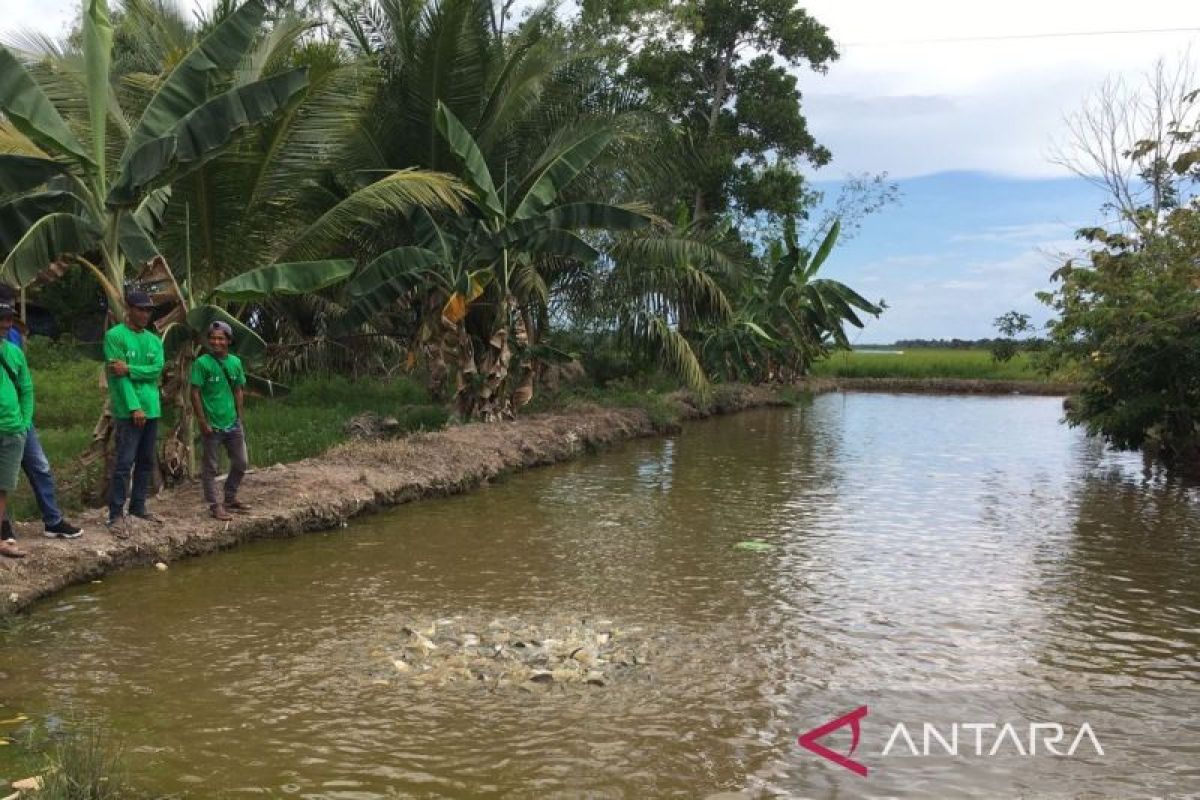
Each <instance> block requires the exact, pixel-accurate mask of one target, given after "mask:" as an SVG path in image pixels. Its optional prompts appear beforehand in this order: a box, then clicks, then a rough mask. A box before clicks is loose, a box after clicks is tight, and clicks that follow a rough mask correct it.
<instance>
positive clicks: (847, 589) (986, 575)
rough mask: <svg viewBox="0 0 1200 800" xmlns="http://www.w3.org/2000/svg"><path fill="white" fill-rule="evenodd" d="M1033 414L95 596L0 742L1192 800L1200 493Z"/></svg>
mask: <svg viewBox="0 0 1200 800" xmlns="http://www.w3.org/2000/svg"><path fill="white" fill-rule="evenodd" d="M1061 415H1062V412H1061V400H1058V399H1054V398H1025V397H999V398H979V397H971V398H966V397H930V396H914V395H908V396H903V395H882V394H829V395H823V396H820V397H817V398H816V399H814V400H813V401H812V402H810V403H808V404H805V405H803V406H801V407H798V408H795V409H784V410H781V409H773V410H762V411H752V412H746V413H742V414H738V415H734V416H731V417H726V418H721V419H715V420H711V421H708V422H702V423H695V424H689V425H688V426H687V427H686V428H685V429H684V431H683V433H682V434H680V435H678V436H676V437H672V438H665V439H648V440H641V441H636V442H631V443H628V444H625V445H622V446H620V447H619V448H617V449H615V450H612V451H610V452H606V453H602V454H599V455H595V456H589V457H587V458H583V459H580V460H578V461H575V462H572V463H569V464H565V465H560V466H556V467H551V468H546V469H539V470H534V471H531V472H527V473H523V474H519V475H514V476H511V477H509V478H507V479H505V480H503V481H501V482H499V483H497V484H495V485H493V486H490V487H488V488H485V489H483V490H481V491H479V492H476V493H473V494H470V495H464V496H460V497H454V498H447V499H443V500H431V501H423V502H420V503H415V504H412V505H409V506H404V507H400V508H398V509H395V510H393V511H390V512H388V513H385V514H382V515H379V516H376V517H373V518H369V519H363V520H361V521H357V522H355V523H353V524H351V525H350V526H349V527H348V528H346V529H343V530H340V531H336V532H331V533H328V534H317V535H310V536H307V537H303V538H300V539H295V540H288V541H270V542H259V543H255V544H252V545H247V546H244V547H241V548H238V549H237V550H235V551H231V552H227V553H222V554H219V555H214V556H210V557H206V558H202V559H197V560H195V561H191V562H183V563H179V564H176V565H173V566H172V567H171V569H170V570H169V571H166V572H157V571H155V570H136V571H133V572H127V573H123V574H119V575H116V576H113V577H111V578H108V579H105V580H104V581H103V582H102V583H99V584H94V585H85V586H82V587H76V588H75V589H72V590H69V591H67V592H64V593H62V594H60V595H58V596H56V597H54V598H52V599H50V600H47V601H45V602H43V603H42V604H40V605H39V606H37V607H36V608H35V609H34V610H33V611H32V613H31V615H30V618H29V619H28V620H27V621H26V622H25V623H24V624H22V625H21V626H19V628H18V629H16V630H14V631H13V632H11V633H10V634H9V635H8V636H7V637H6V638H4V639H0V679H2V683H0V704H2V706H3V709H0V712H2V713H3V714H9V712H23V713H25V714H29V715H30V716H31V717H33V718H34V719H35V720H45V719H47V718H49V719H56V718H58V717H59V716H65V715H78V714H85V715H95V716H99V717H101V718H103V719H105V720H106V721H107V723H108V724H109V725H111V726H112V728H113V729H114V730H115V731H116V733H117V735H119V737H120V738H121V740H122V741H123V742H124V745H125V748H126V751H127V754H128V757H129V759H130V761H131V764H132V765H133V767H134V770H135V773H136V775H137V782H138V784H139V786H142V787H145V788H147V789H149V790H152V791H157V792H162V793H164V794H171V795H173V796H182V797H196V798H201V797H203V798H209V797H244V796H291V795H294V796H297V797H309V798H383V797H408V796H421V797H428V796H445V795H450V796H471V797H479V796H499V795H507V796H537V797H546V796H551V797H553V796H560V797H576V796H580V795H589V796H597V797H610V796H611V797H622V796H627V797H648V796H680V797H707V796H713V797H715V796H720V797H741V796H745V797H756V796H791V797H859V796H883V795H888V796H892V795H895V796H913V797H917V796H955V797H997V796H1018V795H1022V794H1023V795H1026V796H1046V795H1053V796H1097V797H1103V796H1122V797H1128V796H1143V795H1150V794H1160V795H1161V794H1170V793H1173V792H1182V791H1184V790H1185V787H1190V790H1194V789H1195V786H1197V785H1200V768H1198V766H1197V765H1200V735H1198V731H1197V725H1198V723H1197V719H1198V718H1200V714H1198V713H1197V712H1200V692H1198V691H1197V689H1196V686H1197V679H1198V678H1200V661H1198V656H1197V654H1198V653H1200V494H1198V493H1197V491H1196V490H1195V489H1192V488H1188V487H1186V486H1179V485H1176V484H1174V483H1172V482H1169V481H1166V480H1163V479H1161V478H1159V477H1156V476H1153V475H1149V474H1146V473H1144V472H1143V468H1142V464H1141V461H1140V459H1138V458H1136V457H1131V456H1128V455H1119V454H1112V453H1109V452H1107V451H1105V450H1104V448H1102V447H1101V446H1100V445H1099V444H1098V443H1096V442H1095V441H1092V440H1089V439H1087V438H1085V437H1084V436H1083V435H1082V434H1081V433H1079V432H1078V431H1074V430H1070V429H1068V428H1066V427H1065V426H1063V425H1061V424H1060V422H1059V420H1060V417H1061ZM90 535H93V536H94V535H95V534H90ZM746 542H752V543H751V544H749V545H747V544H746ZM531 653H532V654H533V656H532V657H531V656H530V654H531ZM397 662H399V663H397ZM572 669H574V670H575V671H574V672H572ZM589 677H590V678H593V680H590V682H589ZM864 707H865V708H866V709H867V710H865V711H863V712H861V714H860V716H858V717H857V718H854V722H853V724H851V723H850V721H849V718H847V720H846V721H845V723H844V724H842V725H835V726H833V727H834V728H835V729H834V730H831V731H830V732H829V733H828V735H826V736H824V737H822V738H820V740H819V743H820V744H821V745H824V746H826V747H827V748H828V749H829V751H831V752H833V753H836V754H839V755H840V756H841V757H842V759H843V762H844V763H838V762H837V759H830V758H823V757H822V756H821V755H819V754H818V753H816V752H813V751H812V750H811V749H806V748H804V747H800V746H799V745H798V743H797V737H798V736H800V735H801V734H804V733H805V732H806V731H810V730H812V729H814V728H818V727H820V726H821V725H822V724H824V723H826V722H829V721H831V720H834V719H835V718H839V717H842V715H845V714H848V713H851V712H854V711H855V710H856V709H863V708H864ZM1008 724H1011V729H1012V731H1014V734H1013V735H1012V736H1008V738H1007V739H1005V738H1004V737H1005V735H1006V728H1005V727H1004V726H1005V725H1008ZM1031 724H1042V725H1054V724H1057V725H1059V726H1060V728H1061V729H1062V730H1063V731H1064V735H1063V736H1062V738H1060V739H1059V740H1058V741H1059V744H1058V746H1057V750H1058V751H1059V754H1054V749H1055V748H1053V747H1052V748H1051V752H1050V753H1047V752H1046V747H1045V741H1044V737H1043V736H1042V734H1043V733H1045V732H1046V730H1051V729H1037V730H1035V731H1033V732H1032V733H1031V731H1030V725H1031ZM1085 724H1086V725H1087V727H1088V728H1089V730H1090V736H1085V737H1082V738H1080V737H1079V736H1078V733H1079V732H1080V730H1081V729H1082V728H1083V726H1084V725H1085ZM972 725H974V726H976V727H970V726H972ZM858 726H860V727H861V741H857V742H856V741H854V740H855V739H857V738H858V737H856V736H853V734H854V733H855V731H856V727H858ZM898 726H899V727H903V728H904V736H900V735H898V733H897V727H898ZM964 726H966V727H964ZM985 726H992V727H985ZM930 728H931V729H932V730H933V732H934V734H936V735H935V736H933V738H932V742H931V743H930V742H929V741H928V740H929V739H930V734H929V733H928V729H930ZM9 731H11V728H10V729H9ZM0 732H5V731H0ZM905 736H907V737H908V738H909V740H911V741H907V740H906V739H905ZM939 736H940V737H941V739H945V740H946V745H943V744H942V743H941V740H940V739H939V738H938V737H939ZM951 737H956V739H955V741H954V742H953V744H954V745H955V746H954V748H950V747H948V746H947V745H949V744H951V742H950V739H951ZM1031 738H1032V739H1036V741H1033V742H1031V741H1029V740H1030V739H1031ZM889 740H890V741H889ZM977 740H978V741H977ZM1014 740H1015V742H1016V744H1014ZM927 744H931V746H929V747H927V746H926V745H927ZM997 744H998V745H999V746H998V747H995V745H997ZM1031 744H1032V745H1033V748H1032V749H1035V750H1036V752H1033V753H1031V752H1029V750H1030V749H1031ZM1072 745H1077V747H1075V748H1074V752H1072V753H1071V754H1067V751H1068V749H1069V748H1071V747H1072ZM993 748H994V749H993ZM10 749H11V748H10ZM951 750H953V752H954V753H956V755H951V754H950V751H951ZM5 757H6V756H5V754H4V753H3V752H2V749H0V775H5V774H7V771H6V769H5V768H4V766H5V762H4V759H5ZM847 764H849V765H851V766H847ZM853 765H858V766H859V767H861V768H862V769H861V770H856V769H854V768H853ZM868 768H869V775H866V776H864V775H862V774H861V772H862V771H866V770H867V769H868ZM10 777H11V776H10Z"/></svg>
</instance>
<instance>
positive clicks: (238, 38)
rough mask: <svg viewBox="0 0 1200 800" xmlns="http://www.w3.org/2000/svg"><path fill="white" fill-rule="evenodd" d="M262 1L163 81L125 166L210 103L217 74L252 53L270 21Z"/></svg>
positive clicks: (251, 0) (252, 1)
mask: <svg viewBox="0 0 1200 800" xmlns="http://www.w3.org/2000/svg"><path fill="white" fill-rule="evenodd" d="M266 14H267V9H266V7H265V6H264V5H263V3H262V1H261V0H247V2H246V3H244V4H243V5H242V6H241V8H239V9H238V10H237V11H234V12H233V13H232V14H230V15H229V16H228V17H226V18H225V19H224V20H223V21H222V22H221V23H220V24H219V25H217V26H216V27H215V28H213V29H212V31H211V32H209V34H208V35H207V36H205V37H204V39H202V40H201V41H200V43H199V44H198V45H196V47H195V48H193V49H192V50H191V52H189V53H188V54H187V55H186V56H185V57H184V58H183V60H182V61H180V62H179V63H178V64H177V65H176V67H175V69H173V70H171V74H170V75H168V76H167V79H166V80H165V81H163V83H162V86H160V87H159V89H158V91H157V92H156V93H155V95H154V97H152V98H151V99H150V102H149V103H148V104H147V105H146V108H145V110H144V111H143V112H142V118H141V119H140V120H139V121H138V124H137V127H136V128H134V129H133V132H132V133H131V134H130V137H129V143H128V144H127V145H126V147H125V152H124V154H123V155H122V157H121V166H122V171H124V166H125V163H126V162H127V161H128V159H129V158H131V157H132V155H133V154H134V153H135V152H136V151H138V150H139V149H141V148H142V147H143V146H144V145H145V144H147V143H148V142H151V141H153V140H155V139H160V138H162V137H164V136H167V135H168V134H170V133H171V132H172V131H174V130H175V128H176V127H177V126H178V124H179V122H180V121H181V120H182V119H183V118H184V117H186V116H187V115H188V114H190V113H192V111H193V110H194V109H196V108H197V107H198V106H201V105H203V104H204V102H205V101H206V100H207V99H208V92H209V87H210V86H211V84H212V79H213V75H214V73H217V72H232V71H233V70H234V69H235V68H236V67H237V66H238V64H239V63H240V62H241V60H242V58H243V57H244V56H245V55H246V53H247V51H249V49H250V46H251V45H252V44H253V43H254V39H255V36H256V35H257V34H258V31H259V27H260V26H261V25H262V21H263V18H264V17H266Z"/></svg>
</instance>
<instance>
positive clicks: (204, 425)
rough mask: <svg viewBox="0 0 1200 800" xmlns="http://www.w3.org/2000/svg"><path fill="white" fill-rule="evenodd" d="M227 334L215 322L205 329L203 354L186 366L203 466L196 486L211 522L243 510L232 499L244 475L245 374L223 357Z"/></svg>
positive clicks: (229, 335) (226, 354) (226, 350)
mask: <svg viewBox="0 0 1200 800" xmlns="http://www.w3.org/2000/svg"><path fill="white" fill-rule="evenodd" d="M231 344H233V329H232V328H230V327H229V325H228V324H226V323H224V322H221V321H220V320H217V321H216V322H213V323H212V325H211V326H209V330H208V352H207V353H205V354H204V355H202V356H200V357H199V358H197V359H196V360H195V361H194V362H192V408H193V409H194V410H195V412H196V421H197V422H198V423H199V424H200V434H201V441H202V442H203V443H204V463H203V464H202V465H201V467H200V484H201V486H202V487H203V488H204V502H206V503H208V509H209V511H210V512H211V513H212V515H213V518H214V519H219V520H231V519H233V517H232V516H230V514H229V509H233V510H234V511H248V510H249V508H250V507H249V506H247V505H246V504H245V503H242V502H241V501H239V500H238V499H237V490H238V487H239V486H240V485H241V483H242V478H243V476H245V474H246V466H247V462H248V461H249V459H248V458H247V456H246V436H245V432H244V431H243V430H242V407H243V403H244V401H245V392H244V391H243V387H244V386H245V385H246V373H245V371H244V370H243V369H242V361H241V359H239V358H238V357H237V356H235V355H233V354H232V353H230V352H229V346H230V345H231ZM222 447H224V448H225V452H226V453H228V454H229V477H227V478H226V479H225V502H224V503H222V502H221V501H220V500H219V499H217V466H218V464H219V463H220V459H221V448H222Z"/></svg>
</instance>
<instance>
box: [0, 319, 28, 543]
mask: <svg viewBox="0 0 1200 800" xmlns="http://www.w3.org/2000/svg"><path fill="white" fill-rule="evenodd" d="M16 313H17V312H16V311H15V310H14V309H13V307H12V306H10V305H7V304H4V305H0V315H4V316H5V318H6V320H7V321H9V323H10V324H11V320H12V317H13V316H14V315H15V314H16ZM32 427H33V379H32V378H31V377H30V376H29V367H28V365H26V363H25V354H24V353H22V352H21V348H19V347H17V346H16V345H14V344H13V343H12V342H10V341H8V340H7V339H4V340H2V341H0V518H3V517H4V515H5V513H6V512H7V511H8V496H9V495H10V494H11V493H12V492H13V490H15V489H16V488H17V479H18V478H19V477H20V475H21V458H22V457H23V456H24V454H25V435H26V434H27V433H28V432H29V429H30V428H32ZM0 555H3V556H7V557H9V558H21V557H22V556H24V555H25V553H24V552H23V551H22V550H21V548H19V547H17V542H16V538H15V537H14V536H13V535H12V526H11V525H5V526H4V528H3V534H0Z"/></svg>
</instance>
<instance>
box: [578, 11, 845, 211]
mask: <svg viewBox="0 0 1200 800" xmlns="http://www.w3.org/2000/svg"><path fill="white" fill-rule="evenodd" d="M578 31H579V35H581V36H585V37H592V38H594V39H598V40H600V41H601V42H603V43H605V44H607V45H608V46H609V47H610V48H615V50H616V52H617V53H618V56H617V58H618V59H620V60H622V61H625V60H627V70H626V73H625V74H626V75H627V76H628V78H629V79H631V80H632V81H633V82H634V83H635V85H636V86H637V88H638V89H639V90H640V91H643V92H645V93H646V94H647V95H648V96H649V98H650V99H651V101H652V102H654V103H655V104H658V105H660V106H661V107H662V108H663V109H664V110H665V111H666V112H667V113H668V114H669V115H670V117H671V119H672V121H673V122H674V123H675V125H676V126H677V127H676V131H675V134H674V136H673V137H672V138H673V140H674V141H673V144H674V145H675V146H676V147H677V148H678V149H679V150H680V152H681V155H683V156H684V157H685V158H686V159H688V160H689V161H690V169H689V170H688V171H687V178H686V180H685V183H684V185H683V186H680V185H679V184H678V183H676V184H675V186H674V187H672V188H673V191H672V190H671V189H668V190H666V192H665V196H660V197H658V198H655V199H656V201H657V202H658V203H659V204H660V206H661V207H662V208H663V209H664V210H667V209H670V208H671V207H673V206H674V205H675V203H676V202H677V201H683V200H686V201H687V202H689V204H690V205H691V208H692V217H693V219H694V220H701V219H703V218H704V217H705V216H706V215H708V214H712V213H721V212H724V211H726V210H729V209H731V208H736V210H737V211H738V212H740V213H741V214H742V215H746V216H748V215H751V214H754V213H757V212H760V211H761V212H767V213H770V214H773V215H778V216H781V217H782V216H787V215H791V214H796V213H798V212H800V211H801V210H802V205H803V203H804V192H803V183H804V182H803V178H802V176H801V175H800V173H799V171H798V169H797V162H798V161H800V160H802V159H803V160H808V161H809V162H811V163H812V164H815V165H817V166H820V165H822V164H825V163H826V162H828V160H829V157H830V154H829V151H828V150H826V149H825V148H824V147H823V146H821V145H820V144H818V143H817V142H816V140H815V139H814V138H813V136H812V134H811V133H810V132H809V130H808V126H807V124H806V121H805V118H804V116H803V114H802V113H801V99H802V98H801V92H800V88H799V81H798V78H797V76H796V74H795V70H797V69H799V68H801V67H810V68H812V69H813V70H816V71H818V72H824V71H825V70H826V69H827V68H828V66H829V64H830V62H832V61H833V60H835V59H836V58H837V55H838V54H837V50H836V48H835V46H834V43H833V40H832V39H830V38H829V34H828V31H827V30H826V28H825V27H824V26H823V25H821V24H820V23H819V22H817V20H815V19H814V18H813V17H811V16H809V14H808V13H807V12H806V11H804V9H803V8H800V7H799V6H798V5H797V4H796V2H795V0H584V2H583V4H582V11H581V17H580V21H579V26H578ZM685 192H686V194H685Z"/></svg>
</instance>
